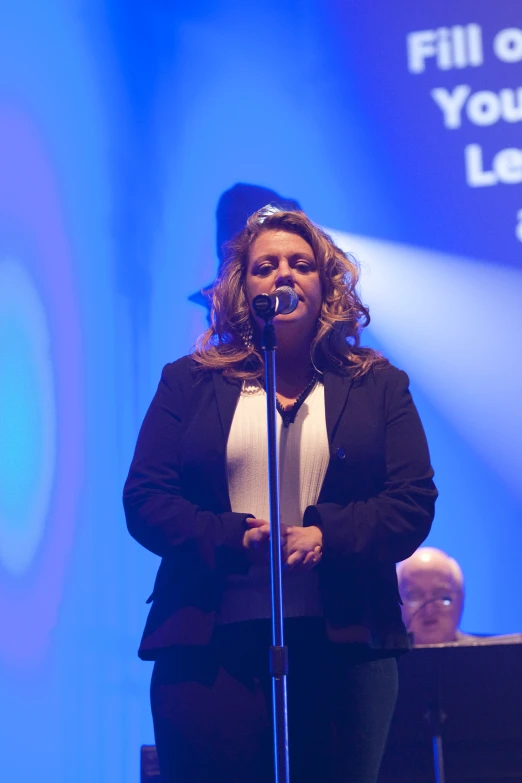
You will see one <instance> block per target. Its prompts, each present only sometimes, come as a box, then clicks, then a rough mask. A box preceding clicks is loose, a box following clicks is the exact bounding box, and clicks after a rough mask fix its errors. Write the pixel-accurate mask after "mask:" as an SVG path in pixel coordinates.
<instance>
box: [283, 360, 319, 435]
mask: <svg viewBox="0 0 522 783" xmlns="http://www.w3.org/2000/svg"><path fill="white" fill-rule="evenodd" d="M317 378H318V375H317V372H314V374H313V375H312V377H311V379H310V380H309V381H308V383H307V384H306V386H305V388H304V389H303V391H302V392H301V394H300V395H299V396H298V397H297V399H296V400H295V402H294V403H293V405H291V406H290V407H289V408H283V406H282V405H281V403H280V402H279V400H278V399H277V397H276V407H277V410H278V411H279V413H280V415H281V418H282V420H283V427H289V426H290V424H293V423H294V421H295V417H296V416H297V414H298V412H299V408H300V407H301V405H302V404H303V402H304V401H305V400H306V398H307V397H308V395H309V393H310V392H311V391H312V389H313V387H314V386H315V384H316V381H317Z"/></svg>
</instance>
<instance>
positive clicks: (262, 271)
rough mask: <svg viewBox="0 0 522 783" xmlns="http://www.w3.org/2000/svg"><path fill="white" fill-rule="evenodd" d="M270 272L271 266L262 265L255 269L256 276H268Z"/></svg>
mask: <svg viewBox="0 0 522 783" xmlns="http://www.w3.org/2000/svg"><path fill="white" fill-rule="evenodd" d="M271 271H272V265H271V264H263V266H258V268H257V274H258V275H261V276H262V277H263V276H266V275H269V274H270V272H271Z"/></svg>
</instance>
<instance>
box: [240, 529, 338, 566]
mask: <svg viewBox="0 0 522 783" xmlns="http://www.w3.org/2000/svg"><path fill="white" fill-rule="evenodd" d="M246 526H247V530H246V531H245V534H244V536H243V546H244V547H245V549H247V550H248V553H249V556H250V558H251V560H252V562H254V563H258V564H266V563H268V562H269V559H270V523H269V522H267V520H266V519H254V518H253V517H249V518H248V519H247V520H246ZM281 550H282V560H283V565H284V567H285V568H287V569H294V568H298V569H299V570H301V569H303V570H309V569H311V568H314V567H315V566H316V565H317V564H318V563H319V561H320V560H321V557H322V552H323V534H322V532H321V530H320V528H318V527H316V526H315V525H310V526H309V527H301V526H299V525H283V524H282V525H281Z"/></svg>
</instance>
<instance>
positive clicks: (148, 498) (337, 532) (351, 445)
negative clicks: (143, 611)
mask: <svg viewBox="0 0 522 783" xmlns="http://www.w3.org/2000/svg"><path fill="white" fill-rule="evenodd" d="M324 387H325V407H326V425H327V431H328V440H329V444H330V462H329V465H328V469H327V471H326V475H325V478H324V482H323V485H322V488H321V492H320V495H319V498H318V501H317V504H316V505H315V506H309V507H308V508H307V509H306V511H305V515H304V524H305V525H317V526H319V527H320V528H321V530H322V532H323V558H322V560H321V562H320V564H319V565H318V566H317V569H318V577H319V589H320V592H321V597H322V601H323V609H324V614H325V618H326V622H327V628H330V629H342V628H346V627H348V626H350V625H364V626H366V627H367V628H369V630H370V632H371V643H372V645H373V646H374V647H380V648H398V649H400V648H406V647H408V640H407V635H406V632H405V628H404V625H403V623H402V619H401V613H400V606H399V603H400V597H399V592H398V588H397V577H396V574H395V563H396V562H398V561H399V560H403V559H404V558H406V557H408V556H409V555H411V554H412V553H413V552H414V551H415V549H417V547H418V546H419V545H420V544H421V543H422V541H423V540H424V539H425V538H426V536H427V535H428V532H429V530H430V526H431V522H432V519H433V514H434V504H435V499H436V497H437V490H436V489H435V485H434V483H433V470H432V468H431V465H430V459H429V453H428V447H427V443H426V438H425V435H424V431H423V428H422V424H421V422H420V419H419V416H418V413H417V410H416V408H415V405H414V403H413V400H412V398H411V395H410V392H409V390H408V377H407V375H406V373H404V372H402V371H400V370H397V369H396V368H395V367H393V366H391V365H387V366H385V367H383V368H380V369H375V370H372V371H371V372H369V373H367V374H366V375H365V376H364V377H363V378H361V379H356V380H352V379H351V378H350V377H348V376H346V375H340V374H337V373H336V372H325V374H324ZM240 389H241V382H240V381H235V380H227V379H225V378H224V377H223V375H222V374H221V373H220V372H213V371H205V372H201V371H199V372H194V361H193V360H192V359H191V358H190V357H188V356H185V357H183V358H182V359H179V360H178V361H176V362H174V363H173V364H168V365H167V366H166V367H165V368H164V370H163V373H162V376H161V380H160V383H159V387H158V390H157V392H156V395H155V397H154V399H153V401H152V403H151V405H150V407H149V410H148V412H147V414H146V416H145V420H144V422H143V425H142V427H141V431H140V434H139V437H138V443H137V446H136V451H135V454H134V458H133V461H132V464H131V467H130V471H129V475H128V478H127V481H126V484H125V489H124V496H123V500H124V506H125V513H126V518H127V526H128V529H129V531H130V533H131V535H132V536H133V537H134V538H135V539H136V540H137V541H139V543H140V544H142V545H143V546H144V547H146V548H147V549H149V550H150V551H151V552H154V553H155V554H157V555H159V556H160V557H161V558H162V560H161V564H160V567H159V570H158V574H157V577H156V582H155V585H154V591H153V593H152V596H151V597H150V599H149V601H153V603H152V607H151V611H150V613H149V617H148V619H147V623H146V626H145V631H144V634H143V638H142V642H141V646H140V650H139V655H140V657H142V658H144V659H154V658H155V657H156V656H157V653H158V651H159V650H160V649H162V648H165V647H170V646H172V645H177V644H183V645H187V644H196V645H198V644H206V643H207V642H208V641H209V640H210V637H211V634H212V630H213V627H214V622H215V614H216V610H217V609H218V607H219V603H220V596H221V593H222V590H223V586H224V582H225V577H226V575H227V573H234V572H235V573H247V572H248V569H249V561H248V558H247V555H246V552H245V550H244V549H243V547H242V538H243V534H244V531H245V519H246V517H247V516H251V515H250V514H249V509H248V508H245V509H244V510H243V511H244V513H234V512H232V511H231V509H230V499H229V495H228V487H227V471H226V444H227V439H228V434H229V431H230V427H231V424H232V418H233V415H234V410H235V407H236V404H237V400H238V398H239V393H240Z"/></svg>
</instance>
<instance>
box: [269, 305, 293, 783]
mask: <svg viewBox="0 0 522 783" xmlns="http://www.w3.org/2000/svg"><path fill="white" fill-rule="evenodd" d="M262 345H263V350H264V353H265V389H266V414H267V433H268V494H269V500H270V583H271V596H272V646H271V648H270V673H271V676H272V697H273V722H274V755H275V781H276V783H289V781H290V764H289V757H288V707H287V699H286V676H287V674H288V649H287V648H286V647H285V646H284V638H283V584H282V578H281V571H282V564H281V544H280V541H281V520H280V517H279V460H278V453H277V433H276V415H277V409H276V372H275V349H276V347H277V342H276V335H275V329H274V324H273V322H272V320H271V319H270V320H267V321H266V323H265V326H264V328H263V343H262Z"/></svg>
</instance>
